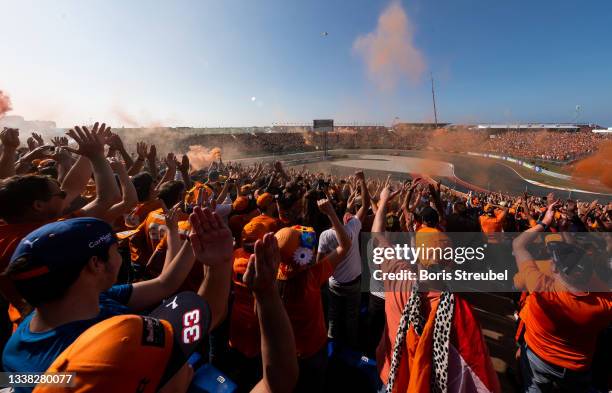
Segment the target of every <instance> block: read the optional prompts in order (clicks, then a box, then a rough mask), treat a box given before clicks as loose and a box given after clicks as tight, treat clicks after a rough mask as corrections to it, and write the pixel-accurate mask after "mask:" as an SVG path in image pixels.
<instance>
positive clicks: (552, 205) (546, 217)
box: [542, 193, 561, 225]
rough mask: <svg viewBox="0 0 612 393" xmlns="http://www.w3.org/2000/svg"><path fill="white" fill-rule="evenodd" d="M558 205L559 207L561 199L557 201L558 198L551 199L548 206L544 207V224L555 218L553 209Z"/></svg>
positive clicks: (548, 223)
mask: <svg viewBox="0 0 612 393" xmlns="http://www.w3.org/2000/svg"><path fill="white" fill-rule="evenodd" d="M551 194H552V193H551ZM549 195H550V194H549ZM560 207H561V201H559V200H558V199H557V200H556V201H552V202H551V203H550V204H549V205H548V208H547V209H546V214H544V218H543V219H542V222H543V223H544V224H546V225H550V224H551V223H552V221H553V218H555V211H556V210H557V209H558V208H560Z"/></svg>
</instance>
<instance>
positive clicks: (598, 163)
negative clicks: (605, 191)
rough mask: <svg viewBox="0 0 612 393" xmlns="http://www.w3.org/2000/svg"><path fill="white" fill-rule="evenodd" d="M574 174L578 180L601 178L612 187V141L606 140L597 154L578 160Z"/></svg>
mask: <svg viewBox="0 0 612 393" xmlns="http://www.w3.org/2000/svg"><path fill="white" fill-rule="evenodd" d="M572 176H573V177H574V178H577V180H580V179H582V180H584V179H595V180H599V181H600V182H601V184H603V185H605V186H606V187H609V188H612V141H606V142H605V143H603V144H602V145H601V146H600V147H599V149H598V150H597V152H596V153H595V154H593V155H592V156H590V157H588V158H585V159H584V160H581V161H579V162H577V163H576V165H575V166H574V171H573V172H572Z"/></svg>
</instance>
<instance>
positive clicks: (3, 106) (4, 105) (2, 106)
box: [0, 90, 13, 117]
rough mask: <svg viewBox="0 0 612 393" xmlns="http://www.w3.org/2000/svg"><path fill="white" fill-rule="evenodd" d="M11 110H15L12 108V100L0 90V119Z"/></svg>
mask: <svg viewBox="0 0 612 393" xmlns="http://www.w3.org/2000/svg"><path fill="white" fill-rule="evenodd" d="M11 109H13V108H12V107H11V98H10V97H9V96H8V95H6V94H5V93H4V92H3V91H2V90H0V117H2V116H4V114H5V113H6V112H8V111H10V110H11Z"/></svg>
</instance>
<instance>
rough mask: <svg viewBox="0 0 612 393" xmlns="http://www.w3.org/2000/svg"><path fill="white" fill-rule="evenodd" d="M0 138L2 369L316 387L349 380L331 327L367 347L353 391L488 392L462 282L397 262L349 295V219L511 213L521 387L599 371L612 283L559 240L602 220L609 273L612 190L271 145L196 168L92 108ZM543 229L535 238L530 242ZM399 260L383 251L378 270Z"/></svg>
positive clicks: (361, 222)
mask: <svg viewBox="0 0 612 393" xmlns="http://www.w3.org/2000/svg"><path fill="white" fill-rule="evenodd" d="M387 133H388V134H385V136H383V137H381V136H380V135H379V134H380V132H378V131H377V130H372V132H369V133H366V134H365V137H364V138H365V139H361V137H362V136H361V135H358V134H354V133H351V132H348V131H343V132H339V133H337V134H334V137H337V139H336V140H335V143H339V142H341V141H344V140H347V141H348V140H352V142H351V143H353V146H354V147H362V145H361V143H362V142H363V141H365V142H363V143H365V144H367V143H370V142H372V143H378V142H377V141H380V140H382V141H383V142H384V143H391V142H390V141H396V142H398V143H399V141H400V140H403V139H404V138H400V137H399V136H398V137H396V138H397V139H389V140H387V135H394V133H393V132H388V131H387ZM511 135H512V134H511ZM573 135H575V134H572V136H573ZM198 138H199V137H198ZM206 138H211V139H210V140H208V139H207V140H206V141H202V142H200V143H203V144H208V145H210V146H213V145H222V144H223V143H226V144H227V143H230V144H234V143H235V144H240V147H239V149H242V148H243V147H248V148H249V149H253V150H257V149H259V150H260V151H264V152H274V153H281V152H287V151H291V150H292V149H294V148H295V149H299V148H301V147H302V148H307V149H308V148H315V149H316V146H317V145H316V141H311V142H308V141H307V140H306V138H304V139H303V140H300V138H298V137H297V135H296V134H275V133H271V134H265V133H264V134H257V135H252V134H245V135H235V136H233V135H215V136H207V137H206ZM509 138H513V137H509ZM497 140H498V139H497V138H496V139H495V141H497ZM510 140H516V139H510ZM580 141H581V142H580V143H578V144H577V146H580V149H588V148H593V146H591V145H589V143H594V142H589V141H591V139H589V138H586V137H585V138H580ZM0 142H1V143H2V153H1V156H0V179H2V180H1V183H0V220H1V223H0V261H1V265H2V266H1V268H2V270H3V274H2V275H0V291H1V292H2V295H3V300H4V301H3V310H1V312H2V315H3V317H4V318H5V319H4V320H3V323H2V326H1V328H2V342H3V345H4V350H3V356H2V367H3V370H4V371H6V372H12V373H27V372H45V371H50V372H51V371H52V372H75V373H76V374H75V381H74V383H75V384H76V388H75V389H77V390H75V391H80V392H86V391H87V392H110V391H113V390H114V391H118V392H120V391H121V392H122V391H130V392H131V391H138V392H154V391H160V392H185V391H187V390H188V389H190V386H191V389H193V388H194V386H195V385H199V384H200V385H201V384H207V383H208V384H215V383H227V382H228V380H231V381H233V383H235V384H236V389H237V390H238V391H257V392H259V391H271V392H277V391H278V392H289V391H299V392H317V391H325V390H326V389H329V387H330V386H332V385H334V386H338V385H339V386H345V387H347V386H352V385H350V383H351V380H352V379H354V380H355V381H361V380H359V379H357V376H356V375H357V372H358V371H357V369H356V368H355V369H354V370H353V371H351V372H350V373H349V374H348V375H349V376H345V377H340V376H339V375H338V374H335V373H337V372H338V370H337V369H332V368H331V365H330V362H331V360H332V358H333V356H332V357H330V351H329V348H328V343H329V342H333V344H334V348H335V349H334V351H333V352H334V353H335V354H338V353H341V352H342V351H348V352H350V353H358V354H366V355H367V356H369V357H371V358H376V367H377V373H376V378H374V381H373V382H372V384H371V385H369V384H368V383H360V384H359V385H358V386H357V387H356V388H351V389H352V390H361V391H387V392H405V391H423V392H424V391H436V392H437V391H440V392H446V391H448V392H476V391H478V392H499V391H501V389H502V387H501V385H500V382H499V380H498V375H497V374H496V372H495V370H494V368H493V364H492V362H491V358H490V356H489V349H488V348H487V344H486V343H485V340H484V337H483V333H482V330H481V328H480V325H479V321H478V318H477V316H476V313H475V312H474V310H473V307H472V305H471V304H470V302H469V301H468V300H466V298H464V296H463V295H462V294H461V293H453V292H449V291H448V290H446V289H445V288H444V287H437V286H435V285H434V284H427V283H423V282H418V281H409V280H405V281H397V282H385V283H384V287H371V288H370V292H369V295H368V297H367V298H364V297H363V296H362V288H363V286H362V285H363V283H364V282H365V281H369V280H370V277H367V272H365V271H364V270H363V265H362V258H363V256H364V255H363V254H362V248H361V247H360V241H361V240H360V234H361V233H364V232H372V233H373V234H378V235H382V234H384V233H385V232H406V233H409V234H415V235H416V236H417V237H418V236H424V235H426V234H429V235H431V234H442V233H444V232H448V233H455V232H470V233H478V232H480V233H484V234H487V235H490V234H494V233H501V232H520V234H519V235H518V236H517V237H515V238H514V240H513V241H510V243H509V244H498V245H497V246H499V247H500V249H503V246H507V247H510V248H511V252H512V253H513V254H514V257H515V261H516V266H515V268H514V270H515V273H516V275H515V283H516V287H517V289H520V290H522V293H523V295H522V296H521V297H520V299H516V300H517V301H516V308H517V310H516V311H517V316H518V320H519V321H520V323H519V327H518V330H517V339H516V348H517V363H518V364H520V367H517V375H519V374H520V376H521V378H520V382H519V385H520V386H521V389H522V390H523V391H528V392H549V391H568V392H570V391H571V392H582V391H607V390H609V389H610V388H611V387H612V385H611V384H610V383H611V381H612V379H611V377H610V364H611V363H610V362H611V360H610V357H609V355H610V353H611V352H612V351H610V347H609V345H610V344H609V343H610V323H611V321H612V297H611V295H610V291H609V290H610V288H609V287H606V286H605V285H604V287H603V289H602V290H601V291H598V292H595V291H586V290H584V289H583V286H581V284H584V282H585V280H586V281H588V280H590V279H591V277H592V276H593V275H594V274H595V273H594V272H593V271H592V270H588V269H587V268H585V267H580V269H579V268H577V267H576V266H577V263H578V260H571V259H570V260H568V258H564V257H563V255H566V254H563V253H559V252H558V250H560V249H562V250H565V249H567V248H571V250H573V251H572V252H573V254H572V253H570V254H571V255H577V254H576V252H578V251H576V250H579V247H578V246H576V245H572V244H570V243H568V242H567V241H566V240H564V237H563V235H565V234H571V233H578V232H580V233H583V232H584V233H588V232H595V233H599V234H603V235H604V241H606V242H607V243H606V244H604V246H603V248H604V250H605V252H607V254H606V255H607V256H606V257H605V258H604V259H603V261H605V262H604V264H603V266H600V267H599V268H598V269H599V270H600V271H599V273H598V277H600V279H601V280H603V282H604V283H605V282H609V281H606V280H609V277H610V276H609V274H610V273H609V269H610V266H608V265H606V264H607V263H608V261H609V255H610V252H612V241H611V239H610V238H609V237H607V235H608V234H609V232H610V230H611V229H612V203H611V204H607V205H604V204H600V203H597V201H593V202H589V203H587V202H583V201H574V200H566V201H560V200H557V199H555V197H554V195H552V194H551V195H549V196H548V197H546V198H541V197H536V196H531V195H527V194H525V195H502V194H499V193H472V192H470V193H469V194H465V193H461V192H459V191H457V190H453V189H450V188H446V187H444V186H442V185H441V184H440V183H438V182H436V181H434V180H432V179H430V178H428V177H426V176H423V177H420V178H413V179H410V180H406V181H395V180H394V181H392V180H391V179H390V178H389V177H387V178H386V179H385V178H368V177H366V176H365V175H364V173H363V172H362V171H357V172H355V173H354V174H353V175H351V176H346V177H338V176H331V175H329V174H326V173H313V172H311V171H309V170H307V169H306V168H296V167H292V168H285V167H284V166H283V165H282V163H281V162H279V161H270V162H260V163H258V164H255V165H251V166H246V165H243V164H239V163H232V162H225V163H224V162H223V161H222V160H221V159H219V160H218V161H217V160H216V161H212V162H211V163H210V166H209V167H208V168H205V169H200V170H194V168H192V167H191V166H190V162H189V159H188V158H187V156H186V155H182V156H180V158H179V154H182V153H184V152H185V150H181V151H175V152H169V153H167V154H164V156H163V157H159V156H158V154H157V148H156V147H155V146H153V145H151V146H147V144H146V143H145V142H139V143H137V145H136V146H135V150H134V152H132V151H129V147H126V144H124V143H123V141H122V138H121V137H120V136H119V135H117V134H116V133H113V132H112V131H111V130H110V128H108V127H107V126H106V125H105V124H98V123H96V124H95V125H94V126H93V128H92V129H91V130H90V129H88V128H87V127H75V128H74V129H72V130H70V131H69V132H68V133H67V136H66V137H61V138H53V140H51V141H45V140H44V139H43V138H42V137H41V136H40V135H35V134H34V135H32V137H31V138H28V139H27V141H26V144H27V147H25V146H24V147H22V146H21V145H22V143H23V136H20V135H19V131H18V130H15V129H4V130H3V131H2V132H1V133H0ZM185 143H186V146H187V145H189V144H190V143H191V142H190V140H187V142H185ZM347 143H349V142H347ZM403 143H404V144H400V145H398V146H407V145H406V143H409V142H403ZM495 143H497V142H495ZM516 143H519V142H516ZM313 144H314V147H313ZM398 146H389V147H398ZM492 146H496V145H495V144H494V145H492ZM363 147H367V146H363ZM571 151H572V152H574V151H575V150H571ZM538 152H539V151H538V150H534V154H538ZM175 154H176V155H175ZM551 154H552V155H556V154H558V152H556V151H551ZM475 170H477V169H475ZM540 232H544V233H546V234H547V235H548V236H547V237H546V239H547V240H546V242H547V247H548V248H547V250H548V253H544V254H538V255H535V254H533V250H532V248H531V246H532V244H533V243H535V241H536V236H537V235H538V233H540ZM373 241H374V242H379V244H384V243H385V242H386V241H387V240H386V239H385V238H374V239H373ZM491 247H493V248H495V247H496V246H494V245H493V244H491ZM564 247H565V248H564ZM559 255H561V257H559ZM445 263H446V262H445V261H443V260H435V259H434V260H427V261H426V260H422V261H420V262H419V263H418V264H417V265H420V266H421V267H423V268H426V269H434V270H435V269H440V267H441V266H446V265H445ZM403 266H404V265H403V264H402V263H400V261H395V260H389V261H386V262H385V263H383V265H382V269H383V271H384V272H386V273H390V272H398V271H399V270H400V269H402V268H403ZM606 275H607V276H606ZM602 277H603V278H602ZM364 313H365V322H364V321H363V320H362V318H361V316H362V315H363V314H364ZM606 356H607V357H606ZM198 359H199V360H198ZM210 365H212V366H214V367H215V370H220V372H221V373H223V375H224V377H223V378H222V380H220V379H219V377H218V375H219V374H218V373H217V374H214V373H211V372H210V370H211V369H210ZM602 370H603V371H602ZM207 372H208V373H207ZM339 378H343V379H342V381H338V379H339ZM367 380H368V381H371V379H367ZM353 382H354V381H353ZM208 386H210V385H208ZM336 389H337V388H336ZM14 390H15V391H16V392H29V391H34V392H47V391H50V392H51V391H62V388H58V387H56V386H55V387H54V386H51V385H45V384H39V385H38V386H37V387H36V388H32V387H15V388H14ZM200 391H202V390H200Z"/></svg>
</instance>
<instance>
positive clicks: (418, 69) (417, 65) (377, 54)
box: [353, 0, 425, 90]
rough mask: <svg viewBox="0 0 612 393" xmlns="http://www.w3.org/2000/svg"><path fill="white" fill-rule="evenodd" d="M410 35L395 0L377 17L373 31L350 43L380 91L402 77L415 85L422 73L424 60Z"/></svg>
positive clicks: (399, 6) (401, 10)
mask: <svg viewBox="0 0 612 393" xmlns="http://www.w3.org/2000/svg"><path fill="white" fill-rule="evenodd" d="M413 35H414V33H413V27H412V23H411V22H410V20H409V19H408V16H407V15H406V12H405V11H404V9H403V8H402V5H401V3H400V2H399V1H397V0H394V1H392V2H391V4H389V5H388V6H387V8H385V10H384V11H383V12H382V13H381V14H380V17H379V18H378V25H377V27H376V30H375V31H372V32H370V33H368V34H366V35H360V36H359V37H357V39H356V40H355V42H354V43H353V50H354V51H355V52H356V53H358V54H360V55H361V56H363V59H364V61H365V63H366V66H367V71H368V75H369V76H370V78H371V79H372V80H373V81H374V82H375V83H376V84H377V85H378V87H379V88H380V89H382V90H390V89H392V88H393V87H395V86H396V85H397V82H398V81H400V80H401V79H402V78H407V79H408V80H410V81H412V82H416V81H418V80H419V78H420V77H421V75H422V74H423V72H424V71H425V59H424V57H423V55H422V54H421V51H420V50H419V49H417V48H416V47H415V46H414V42H413V39H414V37H413Z"/></svg>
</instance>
